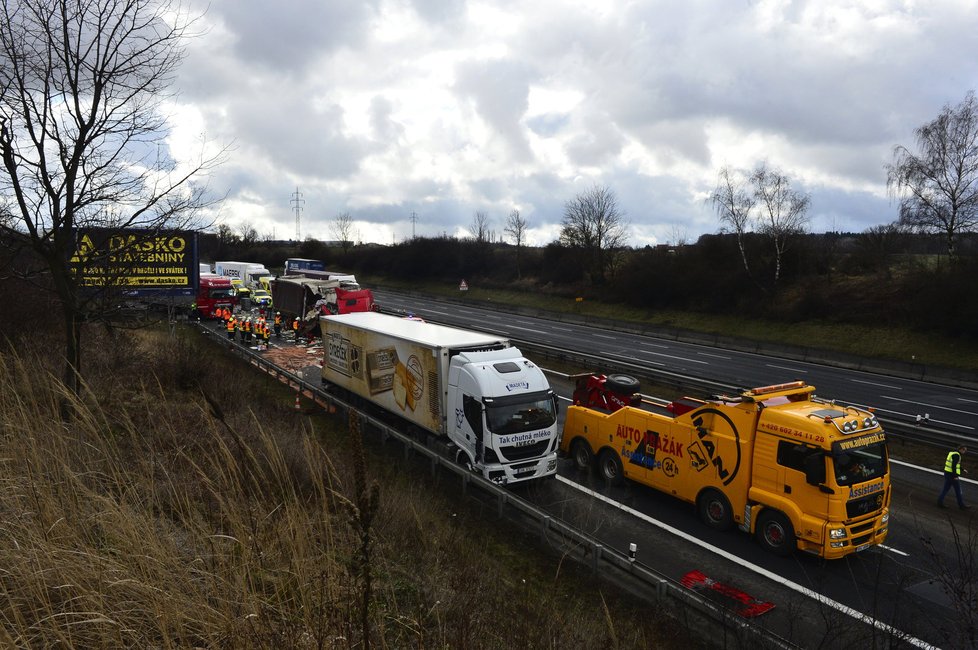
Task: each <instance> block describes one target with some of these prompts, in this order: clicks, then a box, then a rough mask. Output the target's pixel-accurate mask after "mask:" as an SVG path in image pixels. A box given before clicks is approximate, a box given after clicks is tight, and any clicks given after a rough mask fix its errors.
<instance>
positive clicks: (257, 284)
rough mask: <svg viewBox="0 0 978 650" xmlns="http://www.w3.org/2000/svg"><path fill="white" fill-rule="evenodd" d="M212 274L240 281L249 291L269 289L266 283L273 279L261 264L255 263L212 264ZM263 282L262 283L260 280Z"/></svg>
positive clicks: (270, 273)
mask: <svg viewBox="0 0 978 650" xmlns="http://www.w3.org/2000/svg"><path fill="white" fill-rule="evenodd" d="M214 273H216V274H217V275H223V276H225V277H228V278H231V279H232V280H233V279H235V278H237V279H239V280H241V283H242V284H243V285H244V286H245V287H247V288H249V289H265V290H266V291H267V290H268V289H269V287H268V286H267V285H268V282H269V281H270V280H271V279H272V277H274V276H273V275H272V272H271V271H269V270H268V269H266V268H265V266H264V265H263V264H259V263H257V262H214ZM263 278H264V279H265V282H262V279H263Z"/></svg>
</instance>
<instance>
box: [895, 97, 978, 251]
mask: <svg viewBox="0 0 978 650" xmlns="http://www.w3.org/2000/svg"><path fill="white" fill-rule="evenodd" d="M914 137H915V139H916V141H917V148H918V150H919V154H914V153H912V152H911V151H910V150H909V149H907V148H906V147H904V146H902V145H897V146H896V147H894V149H893V163H892V164H890V165H887V166H886V171H887V187H888V188H889V189H890V191H891V193H892V194H893V195H894V196H896V197H898V198H899V201H900V223H902V224H905V225H908V226H911V227H913V228H916V229H918V230H920V231H923V232H933V233H940V234H943V235H944V239H945V242H946V245H947V254H948V256H949V257H953V256H954V253H955V238H956V237H957V235H958V234H960V233H963V232H971V231H974V230H975V228H976V226H978V99H976V98H975V93H974V92H973V91H971V92H969V93H968V94H967V95H966V96H965V98H964V100H963V101H962V102H961V103H960V104H958V105H957V106H950V105H947V104H946V105H945V106H944V108H943V110H941V113H940V114H939V115H938V116H937V118H936V119H934V120H933V121H932V122H928V123H927V124H924V125H923V126H921V127H919V128H917V129H916V130H915V131H914Z"/></svg>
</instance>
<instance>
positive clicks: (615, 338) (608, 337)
mask: <svg viewBox="0 0 978 650" xmlns="http://www.w3.org/2000/svg"><path fill="white" fill-rule="evenodd" d="M591 336H596V337H598V338H599V339H610V340H612V341H617V340H618V337H617V336H608V335H607V334H598V333H597V332H592V333H591Z"/></svg>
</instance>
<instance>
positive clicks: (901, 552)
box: [880, 544, 910, 557]
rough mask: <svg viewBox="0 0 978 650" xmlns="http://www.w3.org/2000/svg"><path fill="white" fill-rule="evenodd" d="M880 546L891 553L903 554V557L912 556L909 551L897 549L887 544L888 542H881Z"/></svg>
mask: <svg viewBox="0 0 978 650" xmlns="http://www.w3.org/2000/svg"><path fill="white" fill-rule="evenodd" d="M880 548H881V549H883V550H885V551H889V552H890V553H896V554H897V555H902V556H903V557H910V554H909V553H904V552H903V551H900V550H897V549H895V548H893V547H891V546H887V545H886V544H880Z"/></svg>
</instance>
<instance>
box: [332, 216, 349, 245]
mask: <svg viewBox="0 0 978 650" xmlns="http://www.w3.org/2000/svg"><path fill="white" fill-rule="evenodd" d="M353 225H354V224H353V217H352V216H350V213H349V212H341V213H340V214H338V215H336V216H335V217H333V221H332V223H330V224H329V230H330V232H331V233H332V234H333V236H334V237H336V239H338V240H339V241H340V245H341V246H342V247H343V250H344V251H346V250H349V248H350V245H351V244H352V243H353Z"/></svg>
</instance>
